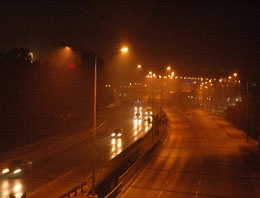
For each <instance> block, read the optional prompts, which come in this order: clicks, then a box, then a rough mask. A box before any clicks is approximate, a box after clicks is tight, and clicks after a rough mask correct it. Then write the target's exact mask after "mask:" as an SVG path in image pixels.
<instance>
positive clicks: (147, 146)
mask: <svg viewBox="0 0 260 198" xmlns="http://www.w3.org/2000/svg"><path fill="white" fill-rule="evenodd" d="M166 128H167V124H166ZM166 128H165V129H164V131H163V134H161V136H160V137H159V134H157V138H158V139H157V140H156V141H154V138H155V137H154V136H155V135H154V128H152V129H151V130H150V131H149V132H148V133H147V134H146V135H145V136H144V137H142V138H140V139H138V140H137V141H136V142H134V143H133V144H132V145H130V146H129V147H128V148H126V149H125V150H124V151H123V152H122V153H120V154H119V155H118V156H117V157H116V158H114V159H112V160H111V161H108V162H107V163H105V164H104V165H103V166H102V167H100V168H99V169H98V170H97V171H96V174H95V181H96V185H98V184H100V183H101V182H102V181H103V180H104V178H106V177H108V176H109V174H111V173H112V172H113V171H114V170H116V169H117V168H118V167H119V166H120V165H121V164H122V163H123V161H124V160H125V159H126V158H128V157H129V156H132V155H133V154H134V153H137V151H141V150H142V153H141V157H139V159H138V160H137V161H136V162H135V163H134V164H133V165H132V166H131V167H130V168H129V169H128V170H127V171H126V172H125V173H124V174H123V175H121V176H120V177H119V179H118V185H117V186H116V187H115V188H114V189H113V190H112V191H111V192H110V193H109V194H107V195H106V196H105V198H110V197H113V196H115V195H116V194H117V193H118V191H119V190H120V189H121V187H122V186H123V184H124V183H126V181H127V180H128V178H130V177H131V176H132V173H133V172H135V170H136V169H137V168H138V163H140V162H141V161H142V160H143V156H144V155H145V154H146V153H147V152H148V151H150V150H151V148H153V147H154V146H155V145H156V144H157V143H159V142H160V141H161V140H162V139H163V138H164V137H165V134H166V133H165V131H166ZM145 140H146V142H145ZM91 188H92V174H91V175H89V176H88V177H87V180H86V181H85V182H83V183H81V184H79V185H78V186H75V187H74V188H72V189H71V190H69V191H68V192H67V193H65V194H63V195H61V196H60V197H59V198H71V196H76V195H77V193H79V190H80V193H81V194H84V193H87V194H88V193H89V192H90V191H91Z"/></svg>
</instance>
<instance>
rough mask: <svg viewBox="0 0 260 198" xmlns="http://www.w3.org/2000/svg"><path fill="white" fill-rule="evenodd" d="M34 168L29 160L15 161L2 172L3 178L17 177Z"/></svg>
mask: <svg viewBox="0 0 260 198" xmlns="http://www.w3.org/2000/svg"><path fill="white" fill-rule="evenodd" d="M31 166H32V162H31V161H29V160H13V161H11V162H10V163H9V164H8V165H7V167H5V168H4V169H3V170H2V172H1V173H2V176H10V177H16V176H19V175H21V174H23V173H24V172H25V171H26V170H27V169H28V168H30V167H31Z"/></svg>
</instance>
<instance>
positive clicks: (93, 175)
mask: <svg viewBox="0 0 260 198" xmlns="http://www.w3.org/2000/svg"><path fill="white" fill-rule="evenodd" d="M94 70H95V71H94V115H93V125H94V126H93V128H94V129H93V161H92V162H93V163H92V187H93V191H92V196H91V197H98V195H96V188H95V168H96V132H97V55H95V69H94Z"/></svg>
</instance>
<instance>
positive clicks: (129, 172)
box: [105, 118, 168, 198]
mask: <svg viewBox="0 0 260 198" xmlns="http://www.w3.org/2000/svg"><path fill="white" fill-rule="evenodd" d="M165 120H167V118H166V119H165ZM165 124H166V126H165V128H164V130H163V133H162V135H161V137H160V138H159V139H157V141H155V142H154V143H153V144H152V145H150V147H149V148H148V149H147V150H146V151H145V152H144V153H143V154H142V155H141V156H140V157H139V159H137V161H136V162H135V163H134V164H132V166H131V167H130V168H129V169H127V171H126V172H125V173H124V174H123V175H121V176H120V177H119V178H118V183H119V184H118V185H117V186H116V187H115V188H114V189H113V190H112V191H111V192H110V193H109V194H108V195H106V196H105V197H106V198H110V197H112V196H115V195H116V194H117V193H118V191H119V190H120V188H121V187H122V186H123V185H124V184H125V183H126V182H127V181H129V179H130V178H131V177H132V176H133V174H134V172H136V170H137V169H138V168H139V164H141V163H142V161H143V160H144V159H145V156H146V155H147V154H148V153H149V152H150V151H151V150H152V148H154V147H156V145H158V144H159V143H160V142H162V141H163V140H164V138H165V136H166V131H167V128H168V123H167V121H166V123H165ZM151 133H153V131H151ZM147 135H148V134H147ZM144 138H145V137H144ZM147 138H149V137H148V136H147Z"/></svg>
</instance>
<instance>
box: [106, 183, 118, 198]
mask: <svg viewBox="0 0 260 198" xmlns="http://www.w3.org/2000/svg"><path fill="white" fill-rule="evenodd" d="M121 186H122V183H119V184H118V185H117V186H116V187H115V188H114V189H113V190H112V191H111V192H110V193H109V194H108V195H106V196H105V197H104V198H110V197H113V196H115V195H116V194H117V193H118V190H119V189H120V188H121Z"/></svg>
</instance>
